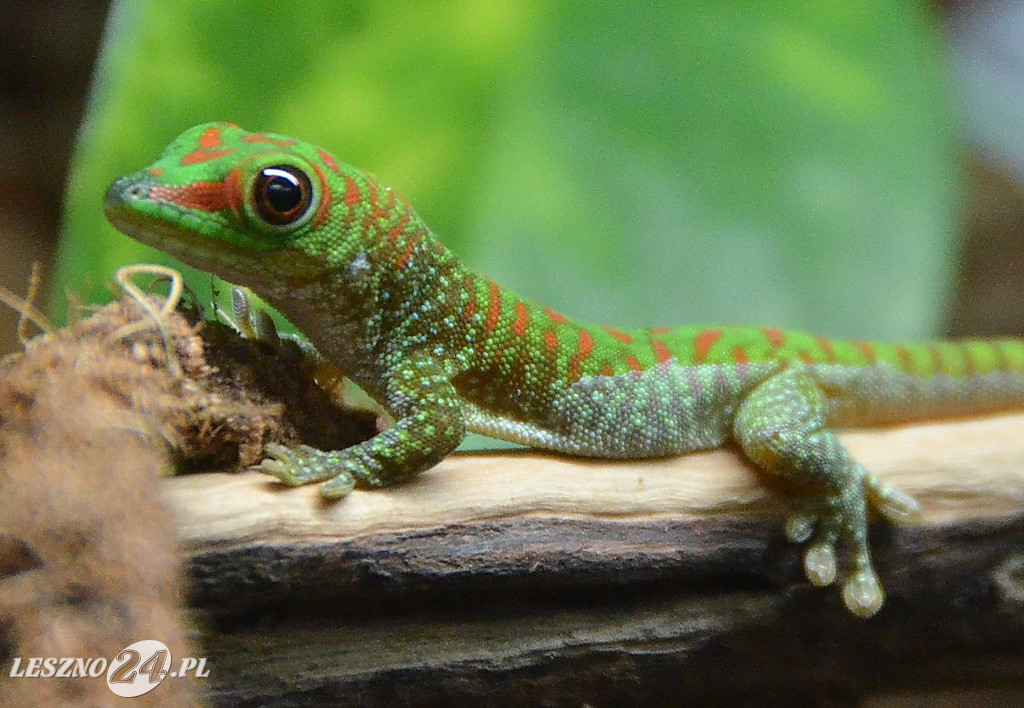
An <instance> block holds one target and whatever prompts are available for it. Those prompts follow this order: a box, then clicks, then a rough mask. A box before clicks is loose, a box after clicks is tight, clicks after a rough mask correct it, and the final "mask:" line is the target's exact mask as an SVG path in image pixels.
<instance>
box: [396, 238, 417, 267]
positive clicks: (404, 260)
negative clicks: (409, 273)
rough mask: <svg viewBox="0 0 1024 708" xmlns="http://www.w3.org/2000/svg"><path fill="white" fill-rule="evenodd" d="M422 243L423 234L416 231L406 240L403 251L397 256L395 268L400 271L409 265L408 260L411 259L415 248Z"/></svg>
mask: <svg viewBox="0 0 1024 708" xmlns="http://www.w3.org/2000/svg"><path fill="white" fill-rule="evenodd" d="M421 241H423V234H422V232H420V231H417V232H416V233H414V234H413V235H412V236H410V237H409V238H408V240H406V242H405V250H403V251H402V252H401V254H399V256H398V259H397V260H396V261H395V268H396V269H397V270H402V269H403V268H405V266H406V265H408V264H409V259H410V258H412V254H413V253H414V252H415V251H416V247H417V246H419V245H420V242H421Z"/></svg>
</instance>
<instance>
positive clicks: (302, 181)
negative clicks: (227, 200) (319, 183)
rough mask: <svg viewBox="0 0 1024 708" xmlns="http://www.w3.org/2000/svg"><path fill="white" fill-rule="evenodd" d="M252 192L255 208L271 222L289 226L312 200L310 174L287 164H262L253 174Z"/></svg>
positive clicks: (307, 207) (302, 213) (301, 214)
mask: <svg viewBox="0 0 1024 708" xmlns="http://www.w3.org/2000/svg"><path fill="white" fill-rule="evenodd" d="M253 192H254V193H253V197H254V199H253V201H254V204H255V207H256V212H257V213H258V214H259V215H260V217H261V218H262V219H263V220H264V221H266V222H267V223H268V224H272V225H274V226H288V225H290V224H294V223H295V222H297V221H299V220H300V219H301V218H302V217H303V216H305V215H306V212H308V211H309V207H310V205H311V204H312V202H313V187H312V184H311V183H310V181H309V177H307V176H306V174H305V173H304V172H302V171H301V170H299V169H296V168H294V167H291V166H290V165H278V166H274V167H265V168H263V170H261V171H260V174H259V177H257V178H256V184H255V188H254V190H253Z"/></svg>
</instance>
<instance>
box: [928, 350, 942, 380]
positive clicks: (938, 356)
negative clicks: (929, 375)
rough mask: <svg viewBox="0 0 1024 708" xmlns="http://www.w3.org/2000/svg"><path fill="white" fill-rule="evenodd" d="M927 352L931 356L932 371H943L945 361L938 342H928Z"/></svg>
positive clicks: (938, 372) (940, 372) (939, 372)
mask: <svg viewBox="0 0 1024 708" xmlns="http://www.w3.org/2000/svg"><path fill="white" fill-rule="evenodd" d="M928 353H930V355H931V356H932V372H933V373H935V374H943V373H945V368H946V361H945V359H943V357H942V350H941V349H940V348H939V346H938V344H929V345H928Z"/></svg>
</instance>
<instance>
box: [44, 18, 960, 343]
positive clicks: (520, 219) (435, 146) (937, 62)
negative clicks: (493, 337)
mask: <svg viewBox="0 0 1024 708" xmlns="http://www.w3.org/2000/svg"><path fill="white" fill-rule="evenodd" d="M952 114H953V112H952V109H951V106H950V101H949V98H948V90H947V78H946V65H945V58H944V56H943V51H942V47H941V42H940V41H939V38H938V32H937V28H936V26H935V22H934V20H933V18H932V17H931V16H930V15H928V14H927V13H926V12H925V10H924V9H923V7H922V6H920V5H918V4H915V3H911V2H908V1H905V0H904V1H899V0H863V1H861V2H809V1H808V2H789V3H755V2H741V1H739V0H723V1H720V2H710V1H705V2H689V3H642V2H641V3H622V2H612V1H608V0H602V1H600V2H585V3H584V2H564V3H541V2H538V1H536V0H534V1H532V2H517V3H497V2H491V1H490V0H476V1H472V2H470V1H466V2H460V3H445V2H421V3H404V2H397V1H395V2H377V3H370V2H333V1H332V2H328V1H326V0H304V2H303V3H301V11H297V8H296V5H295V4H287V3H251V4H245V5H242V4H240V3H235V2H226V1H215V0H183V1H180V2H176V3H158V2H153V1H152V0H149V1H137V2H117V3H115V10H114V14H113V16H112V21H111V24H110V27H109V31H108V35H107V38H106V43H105V46H104V50H103V53H102V57H101V63H100V67H99V71H98V75H97V79H96V85H95V91H94V96H93V103H92V107H91V109H90V111H89V117H88V120H87V122H86V124H85V126H84V128H83V130H82V133H81V137H80V142H79V146H78V151H77V156H76V160H75V164H74V171H73V175H72V178H71V182H70V185H69V189H68V197H67V213H66V219H65V228H64V241H63V245H62V249H61V254H60V263H59V269H58V274H57V277H56V282H57V287H56V292H57V293H63V291H64V290H65V289H70V290H71V291H73V292H76V293H78V294H79V295H80V296H81V297H83V299H86V300H87V301H95V300H99V299H106V298H108V297H109V292H108V290H107V289H106V283H107V282H108V281H109V280H110V278H111V276H112V273H113V271H114V269H115V268H116V267H117V266H119V265H122V264H125V263H129V262H133V261H138V260H159V261H161V262H168V263H169V262H171V261H170V260H169V259H166V258H161V257H159V256H158V255H157V254H155V253H153V252H152V251H149V250H148V249H146V248H144V247H142V246H140V245H137V244H134V243H133V242H131V241H130V240H129V239H127V238H126V237H124V236H121V235H119V234H117V233H115V232H114V231H113V229H112V228H110V227H109V226H108V225H106V224H105V223H104V221H103V219H102V214H101V208H100V205H101V197H102V194H103V191H104V190H105V188H106V186H107V185H108V184H109V182H110V181H111V180H112V179H113V178H114V177H116V176H118V175H120V174H124V173H126V172H129V171H132V170H135V169H138V168H139V167H141V166H143V165H145V164H148V163H149V162H150V161H151V160H152V159H153V158H154V157H155V156H156V154H157V153H158V152H159V150H160V149H161V148H162V147H163V145H164V144H165V143H167V142H169V141H170V140H171V139H172V138H173V137H174V136H175V135H176V134H177V133H179V132H180V131H181V130H184V129H185V128H187V127H189V126H190V125H192V124H195V123H199V122H204V121H209V120H227V121H231V122H234V123H238V124H240V125H242V126H244V127H246V128H249V129H250V130H272V131H274V132H280V133H286V134H293V135H295V136H297V137H301V138H303V139H306V140H310V141H313V142H316V143H317V144H320V145H323V146H324V147H326V148H328V149H329V150H331V151H332V152H334V153H336V154H337V155H338V156H339V157H341V158H342V159H344V160H345V161H346V162H350V163H352V164H357V165H360V166H361V167H363V168H365V169H368V170H370V171H372V172H374V173H376V174H378V175H379V176H380V177H382V178H383V179H384V180H385V181H386V182H388V183H389V184H391V185H393V186H394V187H395V188H397V189H398V190H399V191H400V192H402V193H403V195H404V196H405V197H406V198H407V199H408V200H409V201H410V202H411V203H413V204H414V205H416V207H417V209H418V210H419V211H420V212H421V213H422V214H423V215H424V216H425V217H426V219H427V221H428V223H431V224H432V225H433V227H434V228H435V230H436V231H437V232H438V234H439V235H440V236H441V237H442V239H443V240H445V242H446V243H448V244H449V245H450V246H452V247H453V248H454V249H455V250H456V251H457V252H459V253H460V254H462V255H463V256H464V259H465V260H466V261H467V263H469V264H470V265H472V266H473V267H475V268H477V269H479V270H482V271H484V272H486V273H488V274H489V275H491V276H492V277H494V278H495V279H496V280H498V282H501V283H503V284H504V285H507V286H509V287H511V288H512V289H514V290H516V291H518V292H520V293H521V294H524V295H527V296H530V297H533V298H535V299H537V300H541V301H544V302H545V303H546V304H550V305H552V306H553V307H556V308H557V309H560V310H562V311H565V312H567V313H570V314H574V315H578V316H581V317H584V318H588V319H593V320H599V321H602V322H606V323H608V324H612V325H617V326H621V327H628V326H634V325H670V324H674V323H684V322H694V321H705V322H715V321H723V322H744V323H751V324H771V325H775V326H781V327H799V328H805V329H814V330H816V331H819V332H821V333H823V334H832V335H847V336H857V337H873V338H893V337H918V336H922V335H926V334H930V333H932V332H934V331H935V330H936V328H937V326H938V324H939V322H940V321H941V317H942V314H943V305H944V302H945V295H946V292H947V288H948V284H949V273H950V269H951V267H952V265H953V260H954V239H953V228H954V225H955V223H956V221H955V219H956V209H957V206H958V202H959V199H958V195H959V191H958V186H959V179H958V171H957V163H956V159H955V157H956V147H957V146H956V143H955V141H954V138H953V135H954V125H953V120H952ZM193 277H194V276H193ZM193 286H194V287H195V288H196V289H197V291H198V292H199V293H200V295H204V294H205V293H206V292H209V286H208V285H206V284H205V281H202V280H200V281H198V284H197V280H196V279H193ZM62 300H63V298H62V297H57V298H56V299H55V302H56V303H57V305H58V306H59V305H60V303H61V301H62Z"/></svg>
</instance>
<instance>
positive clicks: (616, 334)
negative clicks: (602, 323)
mask: <svg viewBox="0 0 1024 708" xmlns="http://www.w3.org/2000/svg"><path fill="white" fill-rule="evenodd" d="M601 329H603V330H604V331H605V332H607V333H608V334H610V335H612V336H613V337H615V338H616V339H617V340H619V341H620V342H622V343H623V344H629V343H630V342H632V341H633V338H632V337H630V336H629V335H628V334H626V333H625V332H620V331H619V330H617V329H614V328H612V327H602V328H601Z"/></svg>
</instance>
